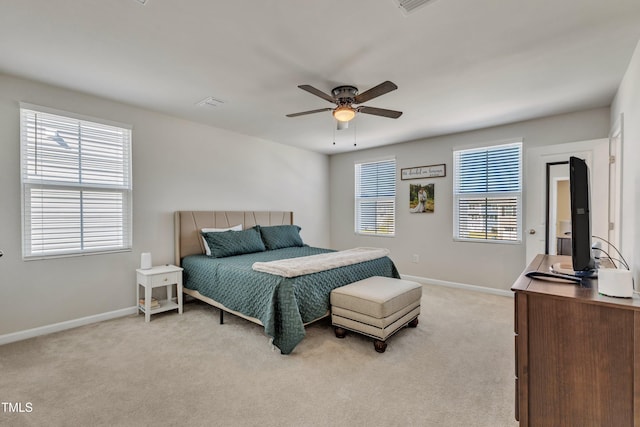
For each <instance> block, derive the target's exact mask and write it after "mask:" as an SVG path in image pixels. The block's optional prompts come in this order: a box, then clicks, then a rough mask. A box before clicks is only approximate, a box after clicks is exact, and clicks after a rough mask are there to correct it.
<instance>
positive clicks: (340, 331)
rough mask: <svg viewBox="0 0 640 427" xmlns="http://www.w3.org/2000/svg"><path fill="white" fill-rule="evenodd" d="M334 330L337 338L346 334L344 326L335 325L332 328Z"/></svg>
mask: <svg viewBox="0 0 640 427" xmlns="http://www.w3.org/2000/svg"><path fill="white" fill-rule="evenodd" d="M334 332H335V334H336V337H337V338H344V337H346V336H347V331H346V329H344V328H341V327H340V326H336V327H335V329H334Z"/></svg>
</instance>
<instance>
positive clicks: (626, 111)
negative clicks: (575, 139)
mask: <svg viewBox="0 0 640 427" xmlns="http://www.w3.org/2000/svg"><path fill="white" fill-rule="evenodd" d="M621 114H622V115H623V116H624V119H623V122H624V125H623V130H622V133H623V143H622V154H623V162H622V225H621V230H622V239H621V240H622V241H621V245H620V246H621V251H622V254H623V255H624V256H625V258H626V259H627V261H628V262H629V263H630V264H632V266H633V268H632V270H633V271H634V279H635V283H636V289H637V287H638V284H639V283H640V250H638V248H640V227H638V225H637V223H638V213H639V212H640V197H638V196H637V189H638V188H640V168H639V167H638V165H639V164H640V42H639V43H638V45H637V46H636V50H635V53H634V55H633V57H632V58H631V62H630V64H629V67H628V68H627V72H626V74H625V77H624V79H623V80H622V83H621V84H620V87H619V89H618V93H617V95H616V97H615V99H614V101H613V103H612V104H611V123H615V121H616V120H618V119H619V117H620V115H621Z"/></svg>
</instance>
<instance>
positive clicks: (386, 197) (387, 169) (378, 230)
mask: <svg viewBox="0 0 640 427" xmlns="http://www.w3.org/2000/svg"><path fill="white" fill-rule="evenodd" d="M355 172H356V177H355V178H356V192H355V200H356V206H355V208H356V209H355V210H356V221H355V222H356V230H355V231H356V233H358V234H366V235H374V236H394V235H395V232H396V159H387V160H381V161H375V162H367V163H356V165H355Z"/></svg>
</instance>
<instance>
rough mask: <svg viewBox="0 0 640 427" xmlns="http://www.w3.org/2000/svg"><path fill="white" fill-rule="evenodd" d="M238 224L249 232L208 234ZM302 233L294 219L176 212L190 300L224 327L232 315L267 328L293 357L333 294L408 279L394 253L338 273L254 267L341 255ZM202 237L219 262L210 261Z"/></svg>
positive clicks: (344, 267) (277, 214)
mask: <svg viewBox="0 0 640 427" xmlns="http://www.w3.org/2000/svg"><path fill="white" fill-rule="evenodd" d="M234 225H242V231H231V230H230V231H222V232H216V233H207V232H204V233H203V231H202V229H204V228H229V227H232V226H234ZM300 230H301V229H300V227H298V226H297V225H295V224H293V213H292V212H285V211H276V212H273V211H268V212H255V211H179V212H176V213H175V232H176V237H175V242H176V250H175V253H176V264H179V265H180V266H181V267H183V268H184V278H185V282H184V288H183V290H184V293H186V294H187V295H190V296H192V297H194V298H197V299H199V300H201V301H204V302H206V303H208V304H211V305H213V306H214V307H217V308H219V309H220V323H223V314H224V312H229V313H232V314H235V315H237V316H239V317H242V318H244V319H246V320H249V321H251V322H253V323H257V324H259V325H261V326H263V327H264V331H265V334H266V335H267V336H268V337H271V338H272V343H273V345H275V346H276V347H278V348H279V349H280V352H281V353H282V354H289V353H291V352H292V351H293V349H294V348H295V347H296V345H297V344H298V343H299V342H300V341H301V340H302V339H303V338H304V336H305V334H306V332H305V326H306V325H307V324H309V323H312V322H315V321H317V320H319V319H322V318H324V317H327V316H328V315H329V314H330V311H329V294H330V292H331V291H332V290H333V289H335V288H337V287H340V286H344V285H347V284H349V283H352V282H354V281H358V280H362V279H365V278H367V277H371V276H387V277H395V278H399V277H400V275H399V273H398V270H397V269H396V267H395V265H394V264H393V262H392V261H391V259H389V257H387V256H386V254H382V255H381V256H380V257H376V258H375V259H369V260H365V261H361V262H358V263H355V264H352V265H340V266H337V265H335V263H334V264H332V265H331V266H329V268H331V269H322V271H317V272H314V273H312V274H303V275H297V274H296V275H295V277H283V276H281V275H278V274H272V273H275V271H274V272H264V271H257V270H256V269H254V268H253V266H254V265H256V264H257V265H258V266H259V265H261V264H262V265H263V267H264V266H265V264H266V267H269V268H273V267H278V265H275V266H274V265H273V264H269V263H270V262H273V261H277V260H288V259H295V258H302V257H310V256H314V255H322V254H327V253H335V252H336V251H333V250H330V249H324V248H315V247H310V246H308V245H305V244H304V242H303V240H302V238H301V236H300ZM201 235H203V236H204V237H205V239H206V240H207V242H208V244H209V245H210V246H211V253H212V256H207V255H205V249H204V247H203V239H202V238H201V237H200V236H201ZM256 236H259V237H256ZM328 264H329V263H328ZM280 267H282V265H280ZM284 267H287V266H286V265H285V266H284ZM334 267H335V268H334Z"/></svg>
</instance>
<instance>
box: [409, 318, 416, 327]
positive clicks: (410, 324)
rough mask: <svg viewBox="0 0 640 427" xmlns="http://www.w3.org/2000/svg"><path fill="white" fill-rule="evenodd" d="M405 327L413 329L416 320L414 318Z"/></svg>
mask: <svg viewBox="0 0 640 427" xmlns="http://www.w3.org/2000/svg"><path fill="white" fill-rule="evenodd" d="M407 326H408V327H410V328H415V327H417V326H418V318H417V317H416V318H415V319H413V320H412V321H411V322H409V323H407Z"/></svg>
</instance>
